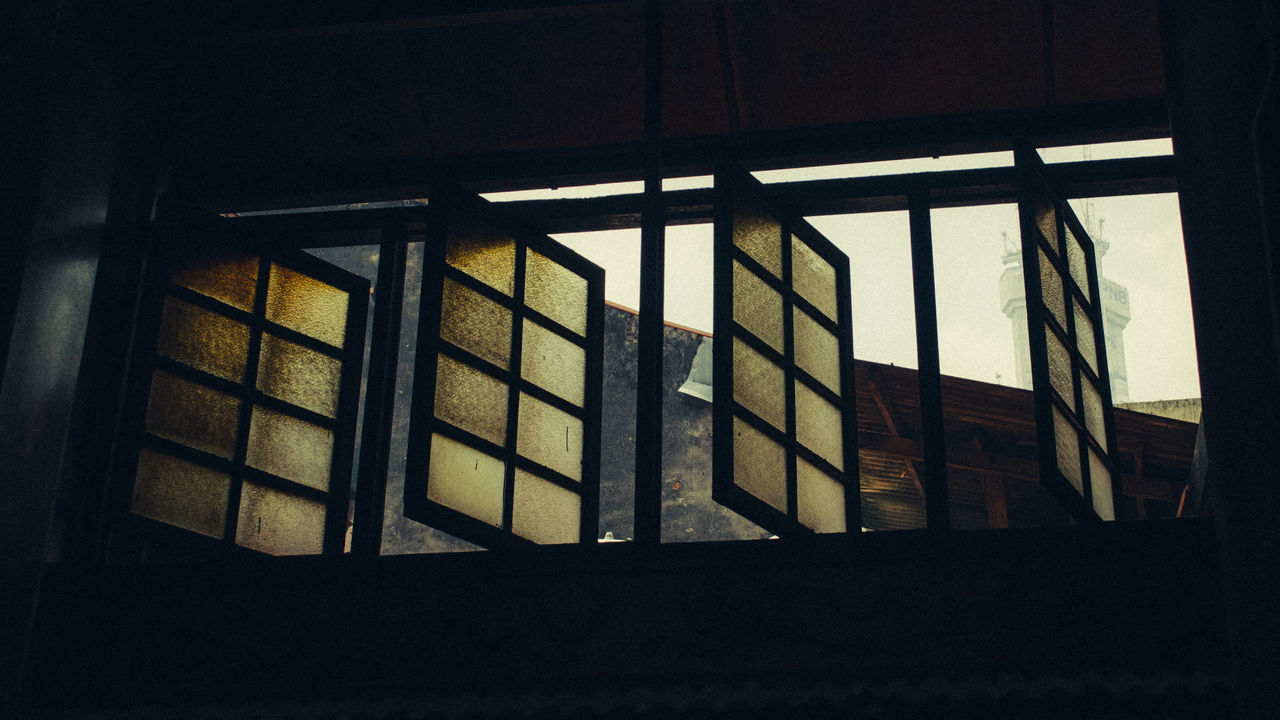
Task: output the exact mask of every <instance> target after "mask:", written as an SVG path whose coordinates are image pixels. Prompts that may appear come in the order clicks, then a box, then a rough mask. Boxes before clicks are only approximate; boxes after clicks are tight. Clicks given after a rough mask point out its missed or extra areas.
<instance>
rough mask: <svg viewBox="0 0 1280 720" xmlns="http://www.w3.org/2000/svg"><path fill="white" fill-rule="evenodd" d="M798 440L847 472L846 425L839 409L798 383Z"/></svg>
mask: <svg viewBox="0 0 1280 720" xmlns="http://www.w3.org/2000/svg"><path fill="white" fill-rule="evenodd" d="M796 440H798V441H800V444H801V445H804V446H805V447H807V448H809V449H810V450H812V451H814V452H816V453H818V454H819V455H821V456H822V458H823V459H824V460H826V461H827V462H829V463H831V464H832V465H835V466H836V469H837V470H844V426H843V425H842V423H841V420H840V409H839V408H837V407H836V406H835V405H832V404H831V403H829V402H827V401H826V400H824V399H822V396H821V395H819V394H817V393H816V392H814V391H812V390H810V389H809V388H808V387H807V386H806V385H805V384H804V383H802V382H797V383H796Z"/></svg>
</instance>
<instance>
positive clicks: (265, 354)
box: [258, 332, 342, 417]
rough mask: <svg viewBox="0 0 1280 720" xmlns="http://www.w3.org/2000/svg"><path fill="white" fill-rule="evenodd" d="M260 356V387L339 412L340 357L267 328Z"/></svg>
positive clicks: (296, 402) (309, 405)
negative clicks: (274, 332)
mask: <svg viewBox="0 0 1280 720" xmlns="http://www.w3.org/2000/svg"><path fill="white" fill-rule="evenodd" d="M260 358H261V359H260V360H259V361H258V362H259V364H258V389H259V390H261V391H262V392H264V393H266V394H268V395H270V396H271V397H275V398H280V399H281V400H284V401H285V402H288V403H292V404H294V405H297V406H298V407H304V408H306V409H308V410H312V411H314V412H318V413H320V414H321V415H327V416H329V417H337V416H338V387H339V385H340V383H341V381H342V362H341V361H340V360H338V359H337V358H335V357H330V356H328V355H325V354H324V353H318V352H316V351H315V350H312V349H310V348H305V347H302V346H301V345H297V344H294V343H291V342H289V341H288V340H282V339H280V338H278V337H276V336H274V335H272V334H270V333H266V332H264V333H263V334H262V352H261V355H260Z"/></svg>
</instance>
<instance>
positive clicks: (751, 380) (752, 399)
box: [733, 338, 787, 432]
mask: <svg viewBox="0 0 1280 720" xmlns="http://www.w3.org/2000/svg"><path fill="white" fill-rule="evenodd" d="M783 381H784V376H783V372H782V368H780V367H778V366H777V365H774V364H773V363H771V362H769V361H768V360H766V359H765V357H764V356H763V355H761V354H760V353H758V352H756V351H755V350H753V349H751V346H750V345H747V344H746V343H744V342H742V341H741V340H739V339H738V338H734V339H733V399H734V401H735V402H737V403H739V404H741V405H742V406H743V407H745V408H746V409H748V410H750V411H751V412H753V413H755V414H756V415H758V416H760V419H762V420H764V421H765V422H767V423H769V424H770V425H772V426H774V427H776V428H778V429H779V430H782V431H784V432H785V431H786V429H787V405H786V403H787V400H786V395H785V393H786V388H785V387H784V384H783Z"/></svg>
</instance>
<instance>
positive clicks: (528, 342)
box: [520, 319, 587, 407]
mask: <svg viewBox="0 0 1280 720" xmlns="http://www.w3.org/2000/svg"><path fill="white" fill-rule="evenodd" d="M522 337H523V340H522V341H521V343H522V349H521V351H520V376H521V377H523V378H524V379H525V380H528V381H529V382H531V383H533V384H534V385H537V386H538V387H540V388H542V389H543V390H548V391H550V392H553V393H555V394H556V395H559V396H560V397H562V398H564V399H565V400H568V401H569V402H571V403H573V404H574V405H577V406H578V407H582V402H583V398H584V393H585V392H586V378H587V352H586V350H584V349H583V348H582V347H581V346H579V345H575V344H574V343H571V342H569V341H568V340H565V339H564V338H562V337H560V336H559V335H557V334H555V333H553V332H551V331H550V330H548V329H546V328H544V327H542V326H541V325H539V324H537V323H535V322H533V321H532V320H528V319H526V320H525V321H524V334H523V336H522Z"/></svg>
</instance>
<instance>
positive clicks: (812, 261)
mask: <svg viewBox="0 0 1280 720" xmlns="http://www.w3.org/2000/svg"><path fill="white" fill-rule="evenodd" d="M791 284H792V286H794V287H795V289H796V292H798V293H800V295H802V296H803V297H804V299H805V300H808V301H809V302H811V303H813V304H814V307H816V308H818V310H819V311H821V312H822V314H823V315H826V316H827V317H829V318H831V319H832V320H838V319H839V318H838V317H837V309H836V269H835V267H834V266H833V265H832V264H831V263H829V262H827V261H826V260H823V259H822V256H821V255H819V254H818V253H817V252H815V251H814V249H813V248H811V247H809V246H808V245H807V244H806V243H805V242H804V241H803V240H801V239H800V238H798V237H795V236H794V235H793V236H792V237H791Z"/></svg>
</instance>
